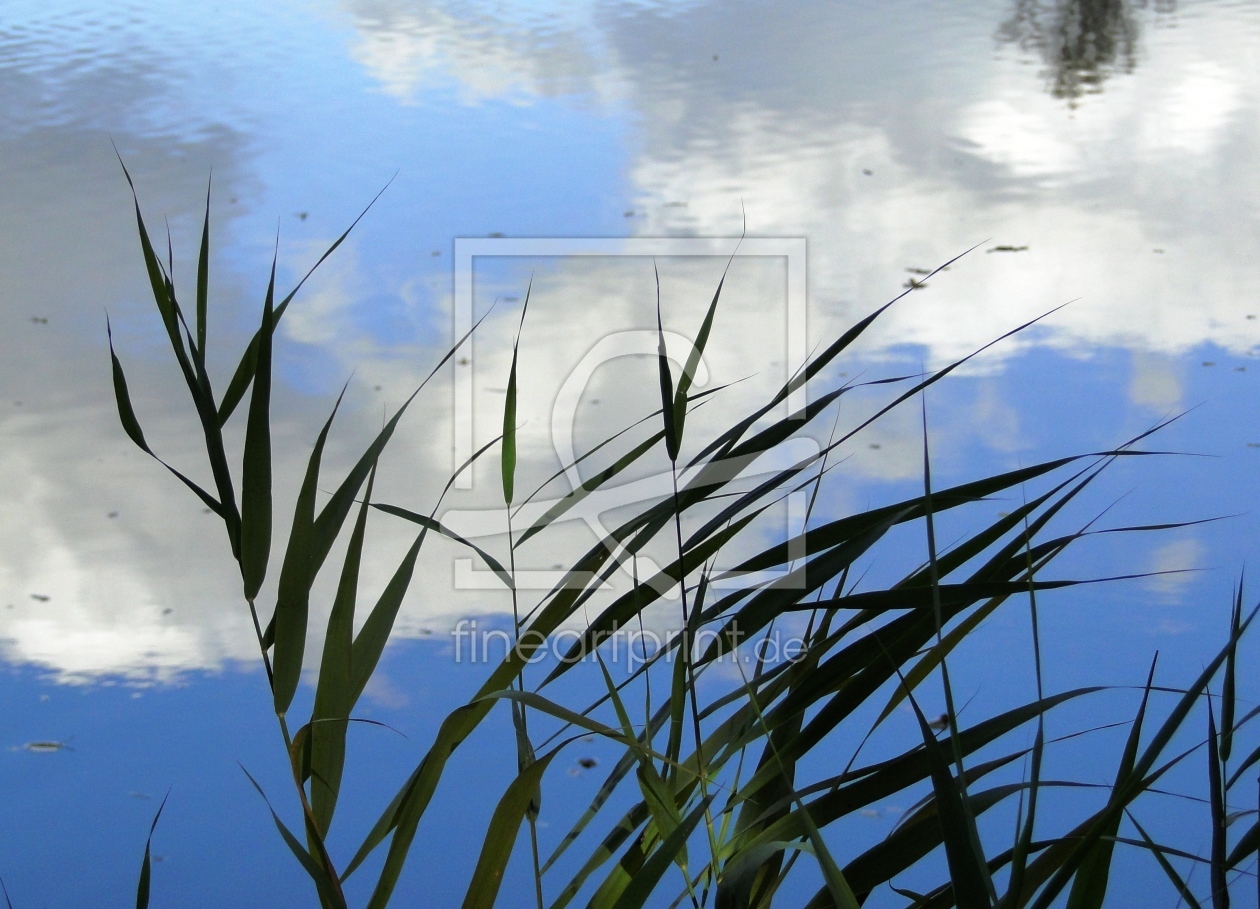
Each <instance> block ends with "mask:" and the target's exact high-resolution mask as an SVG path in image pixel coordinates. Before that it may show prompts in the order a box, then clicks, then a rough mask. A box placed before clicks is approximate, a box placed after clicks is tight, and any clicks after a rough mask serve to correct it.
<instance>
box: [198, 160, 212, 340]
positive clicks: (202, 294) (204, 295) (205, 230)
mask: <svg viewBox="0 0 1260 909" xmlns="http://www.w3.org/2000/svg"><path fill="white" fill-rule="evenodd" d="M212 180H213V177H212V178H211V179H210V180H207V181H206V217H205V220H204V221H203V222H202V225H201V250H200V252H199V253H198V255H197V346H196V351H197V354H198V359H200V360H201V362H203V363H204V362H205V359H206V312H207V310H208V308H209V296H210V184H211V181H212Z"/></svg>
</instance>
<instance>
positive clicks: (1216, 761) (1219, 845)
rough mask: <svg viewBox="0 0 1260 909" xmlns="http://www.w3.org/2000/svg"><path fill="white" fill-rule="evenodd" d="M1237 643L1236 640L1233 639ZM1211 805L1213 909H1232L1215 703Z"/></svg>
mask: <svg viewBox="0 0 1260 909" xmlns="http://www.w3.org/2000/svg"><path fill="white" fill-rule="evenodd" d="M1234 640H1235V642H1236V641H1237V639H1236V638H1235V639H1234ZM1207 745H1208V748H1207V760H1208V803H1209V804H1210V806H1211V812H1212V864H1211V880H1212V909H1229V880H1228V878H1227V877H1226V872H1227V871H1228V870H1229V866H1228V865H1227V864H1226V861H1225V858H1226V856H1225V853H1226V850H1227V849H1228V848H1229V844H1228V841H1227V839H1226V837H1227V836H1228V832H1227V830H1226V824H1227V820H1226V812H1225V786H1224V785H1223V784H1222V782H1221V751H1220V739H1219V737H1218V736H1217V734H1216V719H1215V717H1213V716H1212V701H1211V699H1209V700H1208V737H1207Z"/></svg>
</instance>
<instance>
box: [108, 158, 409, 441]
mask: <svg viewBox="0 0 1260 909" xmlns="http://www.w3.org/2000/svg"><path fill="white" fill-rule="evenodd" d="M124 170H125V168H124ZM128 180H130V177H129V178H128ZM393 182H394V178H393V177H390V178H389V181H388V182H387V183H386V184H385V185H384V186H382V187H381V188H380V191H379V192H377V194H376V195H375V196H373V197H372V201H371V202H369V203H368V204H367V206H366V207H365V208H364V209H363V211H361V212H359V216H358V217H357V218H355V219H354V220H353V221H352V222H350V226H349V227H347V228H346V229H345V230H344V231H343V232H342V234H341V236H340V237H338V238H337V239H336V240H335V241H333V244H332V245H331V246H329V247H328V248H327V249H326V250H324V254H323V255H322V256H320V257H319V259H318V260H317V261H316V262H315V264H314V265H312V266H311V267H310V270H309V271H307V273H306V274H305V275H303V276H302V280H301V281H298V283H297V286H296V287H294V288H293V290H291V291H289V293H288V296H286V297H285V298H284V299H283V300H281V301H280V304H279V305H278V306H276V309H275V316H274V318H273V323H275V324H278V323H279V322H280V317H281V316H283V315H284V311H285V310H286V309H288V308H289V303H290V302H291V301H292V300H293V298H294V297H295V296H297V292H298V291H299V290H301V289H302V285H303V284H305V283H306V279H307V278H309V277H310V276H311V275H313V274H314V273H315V269H317V268H319V267H320V266H321V265H323V264H324V260H325V259H327V258H328V257H329V256H331V255H332V254H333V251H334V250H335V249H336V248H337V247H338V246H340V245H341V244H342V243H343V242H344V241H345V239H346V237H348V236H350V231H352V230H354V228H355V226H356V225H358V223H359V222H360V221H362V220H363V216H364V215H366V214H367V213H368V211H369V210H370V209H371V208H372V206H373V205H375V204H376V200H377V199H379V198H380V197H381V195H382V194H383V193H384V192H385V190H387V189H389V184H390V183H393ZM259 343H260V335H259V334H257V333H255V334H254V337H253V338H252V339H251V340H250V342H249V345H248V346H247V347H246V348H245V353H244V354H243V355H242V356H241V360H240V362H239V363H238V364H237V365H236V372H235V373H233V375H232V380H231V381H230V382H229V383H228V387H227V391H225V392H224V393H223V400H222V401H220V402H219V408H218V412H217V414H216V420H217V422H218V424H219V426H223V425H225V424H226V423H227V421H228V419H229V418H231V416H232V412H233V411H234V410H236V406H237V405H238V404H240V403H241V399H242V398H244V397H245V392H247V391H248V390H249V386H250V383H251V382H253V380H254V374H255V373H256V372H257V365H256V360H257V358H258V349H259Z"/></svg>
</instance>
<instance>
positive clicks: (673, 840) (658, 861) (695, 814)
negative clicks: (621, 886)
mask: <svg viewBox="0 0 1260 909" xmlns="http://www.w3.org/2000/svg"><path fill="white" fill-rule="evenodd" d="M713 798H714V796H712V795H710V796H707V797H705V798H702V799H701V800H700V802H699V803H698V804H697V805H696V807H695V808H693V809H692V810H691V813H690V814H688V815H687V816H686V817H685V818H683V821H682V823H681V824H679V826H678V827H677V828H676V829H675V830H674V831H673V833H671V834H670V835H669V836H667V837H666V838H665V840H664V842H662V843H661V845H660V846H659V847H658V848H657V849H656V850H654V851H653V852H652V854H651V855H649V856H648V857H647V860H646V861H645V862H644V863H643V867H642V868H640V869H639V871H638V873H637V874H635V875H634V877H633V878H632V879H631V880H630V883H629V885H628V886H627V887H626V888H625V890H623V891H622V892H621V896H620V897H619V898H618V899H617V902H616V903H614V904H613V909H641V907H642V906H644V905H645V904H646V903H647V901H648V898H649V897H651V895H652V893H653V891H655V890H656V886H657V884H659V883H660V882H661V878H663V877H664V876H665V872H666V871H668V870H669V866H670V865H671V864H673V862H674V861H675V860H676V857H677V856H678V854H679V853H680V852H681V851H682V849H683V847H684V846H686V845H687V839H688V837H690V836H691V834H692V831H694V830H695V829H696V827H697V826H698V825H699V823H700V821H702V820H704V816H705V811H706V810H707V809H708V807H709V803H710V802H712V801H713Z"/></svg>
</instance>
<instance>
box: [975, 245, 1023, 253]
mask: <svg viewBox="0 0 1260 909" xmlns="http://www.w3.org/2000/svg"><path fill="white" fill-rule="evenodd" d="M1026 249H1028V247H1027V246H995V247H993V248H992V249H986V250H985V252H987V253H991V252H1023V251H1024V250H1026Z"/></svg>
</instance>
